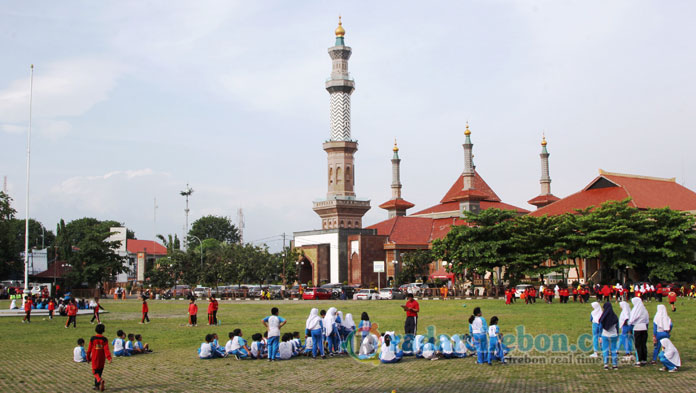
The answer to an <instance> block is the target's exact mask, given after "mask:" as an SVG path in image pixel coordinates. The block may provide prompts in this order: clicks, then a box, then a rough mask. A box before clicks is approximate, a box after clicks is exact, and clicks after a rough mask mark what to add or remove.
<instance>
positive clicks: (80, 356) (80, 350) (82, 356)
mask: <svg viewBox="0 0 696 393" xmlns="http://www.w3.org/2000/svg"><path fill="white" fill-rule="evenodd" d="M73 361H75V362H76V363H82V362H86V361H87V354H86V353H85V340H84V339H83V338H78V339H77V346H76V347H75V349H73Z"/></svg>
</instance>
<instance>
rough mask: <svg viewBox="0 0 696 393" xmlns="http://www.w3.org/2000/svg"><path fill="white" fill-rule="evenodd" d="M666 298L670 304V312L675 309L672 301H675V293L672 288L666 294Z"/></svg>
mask: <svg viewBox="0 0 696 393" xmlns="http://www.w3.org/2000/svg"><path fill="white" fill-rule="evenodd" d="M667 300H669V304H670V306H672V312H675V311H677V307H675V306H674V303H676V302H677V293H676V292H674V290H671V291H669V293H668V294H667Z"/></svg>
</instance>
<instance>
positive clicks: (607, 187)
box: [531, 171, 696, 216]
mask: <svg viewBox="0 0 696 393" xmlns="http://www.w3.org/2000/svg"><path fill="white" fill-rule="evenodd" d="M629 197H630V198H632V200H631V205H632V206H635V207H637V208H639V209H648V208H661V207H669V208H671V209H675V210H682V211H692V210H696V193H695V192H693V191H691V190H689V189H688V188H686V187H684V186H682V185H679V184H677V183H676V182H675V181H674V179H658V178H650V177H645V176H635V175H623V174H618V173H606V172H603V171H602V172H600V176H598V177H596V178H595V179H594V180H592V182H590V184H588V185H587V187H585V188H584V189H582V190H581V191H579V192H576V193H575V194H572V195H569V196H567V197H565V198H563V199H561V200H559V201H557V202H554V203H552V204H550V205H548V206H545V207H542V208H541V209H538V210H536V211H534V212H532V213H531V215H533V216H543V215H559V214H563V213H572V212H574V211H575V209H584V208H588V207H590V206H599V205H600V204H602V203H603V202H606V201H621V200H624V199H626V198H629Z"/></svg>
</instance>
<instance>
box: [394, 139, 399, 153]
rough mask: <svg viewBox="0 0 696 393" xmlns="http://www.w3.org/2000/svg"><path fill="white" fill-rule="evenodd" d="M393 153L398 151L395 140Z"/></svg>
mask: <svg viewBox="0 0 696 393" xmlns="http://www.w3.org/2000/svg"><path fill="white" fill-rule="evenodd" d="M393 150H394V152H397V151H399V146H397V145H396V138H394V149H393Z"/></svg>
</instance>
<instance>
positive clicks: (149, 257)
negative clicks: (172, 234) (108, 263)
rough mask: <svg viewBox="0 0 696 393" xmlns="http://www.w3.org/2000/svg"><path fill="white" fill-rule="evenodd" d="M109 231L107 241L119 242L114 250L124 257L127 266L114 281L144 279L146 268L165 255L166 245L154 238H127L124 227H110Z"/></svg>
mask: <svg viewBox="0 0 696 393" xmlns="http://www.w3.org/2000/svg"><path fill="white" fill-rule="evenodd" d="M110 231H111V232H112V234H111V236H109V237H108V238H107V241H110V242H114V241H118V242H120V243H119V246H118V247H117V248H116V249H115V250H114V251H116V253H117V254H118V255H119V256H120V257H122V258H124V261H125V262H124V264H126V267H127V268H128V270H127V271H126V272H124V273H120V274H119V275H118V276H117V277H116V282H119V283H125V282H128V281H139V282H142V281H144V280H145V272H146V271H147V269H148V268H150V267H152V266H154V263H155V262H156V261H157V259H159V258H162V257H165V256H167V249H166V247H164V246H163V245H161V244H159V243H157V242H156V241H154V240H138V239H128V238H127V236H126V234H127V232H128V231H127V229H126V228H125V227H112V228H110Z"/></svg>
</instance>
